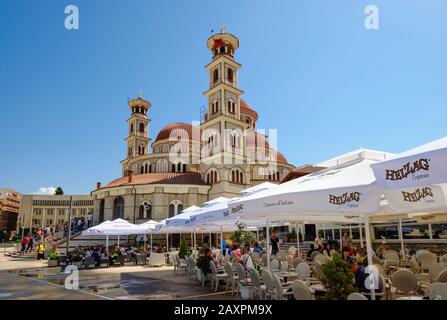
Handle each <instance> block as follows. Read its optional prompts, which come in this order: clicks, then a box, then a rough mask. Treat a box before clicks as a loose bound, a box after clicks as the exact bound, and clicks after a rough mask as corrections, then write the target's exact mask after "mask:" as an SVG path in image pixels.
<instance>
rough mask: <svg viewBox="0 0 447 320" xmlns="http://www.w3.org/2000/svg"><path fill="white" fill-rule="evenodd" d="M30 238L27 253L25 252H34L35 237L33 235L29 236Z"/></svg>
mask: <svg viewBox="0 0 447 320" xmlns="http://www.w3.org/2000/svg"><path fill="white" fill-rule="evenodd" d="M28 238H29V241H28V246H27V247H26V251H25V252H33V250H34V237H33V236H32V235H31V234H29V235H28Z"/></svg>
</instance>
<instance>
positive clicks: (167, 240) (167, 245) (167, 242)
mask: <svg viewBox="0 0 447 320" xmlns="http://www.w3.org/2000/svg"><path fill="white" fill-rule="evenodd" d="M166 252H169V235H168V234H167V233H166Z"/></svg>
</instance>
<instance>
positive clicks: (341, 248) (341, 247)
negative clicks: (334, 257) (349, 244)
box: [339, 226, 366, 252]
mask: <svg viewBox="0 0 447 320" xmlns="http://www.w3.org/2000/svg"><path fill="white" fill-rule="evenodd" d="M339 229H340V252H342V250H343V243H342V241H341V239H342V238H343V235H342V234H341V226H340V228H339ZM365 229H366V226H365Z"/></svg>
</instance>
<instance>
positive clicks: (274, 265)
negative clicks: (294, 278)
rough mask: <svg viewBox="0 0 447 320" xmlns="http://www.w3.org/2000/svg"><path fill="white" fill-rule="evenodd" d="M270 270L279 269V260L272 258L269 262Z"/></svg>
mask: <svg viewBox="0 0 447 320" xmlns="http://www.w3.org/2000/svg"><path fill="white" fill-rule="evenodd" d="M270 270H273V271H276V270H279V261H278V260H276V259H273V260H272V261H271V262H270Z"/></svg>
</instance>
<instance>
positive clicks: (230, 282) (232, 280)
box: [224, 262, 237, 294]
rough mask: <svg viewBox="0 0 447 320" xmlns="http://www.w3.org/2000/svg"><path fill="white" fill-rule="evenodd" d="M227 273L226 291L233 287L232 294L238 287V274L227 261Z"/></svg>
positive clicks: (225, 267) (225, 266)
mask: <svg viewBox="0 0 447 320" xmlns="http://www.w3.org/2000/svg"><path fill="white" fill-rule="evenodd" d="M224 269H225V273H226V274H227V283H226V284H225V292H227V293H228V288H230V287H231V294H233V292H234V290H235V289H236V283H237V275H235V274H234V269H233V265H232V264H231V263H230V262H227V263H226V264H225V265H224Z"/></svg>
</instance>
